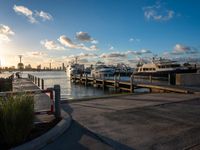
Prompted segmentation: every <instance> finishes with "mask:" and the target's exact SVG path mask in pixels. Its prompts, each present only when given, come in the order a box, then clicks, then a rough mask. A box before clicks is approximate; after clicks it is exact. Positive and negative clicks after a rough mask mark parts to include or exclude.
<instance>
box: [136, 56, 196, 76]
mask: <svg viewBox="0 0 200 150" xmlns="http://www.w3.org/2000/svg"><path fill="white" fill-rule="evenodd" d="M196 72H197V69H196V68H193V67H190V66H182V65H181V64H179V63H178V62H176V61H172V60H169V59H163V58H159V59H155V58H153V60H152V61H151V62H150V63H144V64H143V63H139V64H138V65H137V68H136V70H135V72H134V75H141V76H146V75H147V76H148V75H152V76H158V77H167V76H168V74H177V73H196Z"/></svg>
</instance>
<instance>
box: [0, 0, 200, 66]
mask: <svg viewBox="0 0 200 150" xmlns="http://www.w3.org/2000/svg"><path fill="white" fill-rule="evenodd" d="M199 9H200V1H199V0H190V1H188V0H165V1H164V0H0V60H1V66H16V65H17V63H18V62H19V58H18V55H23V58H22V61H23V63H24V64H25V65H27V64H31V65H32V66H33V67H35V66H37V65H40V64H41V65H42V66H43V67H44V66H49V63H50V62H51V63H52V66H55V67H56V66H60V65H61V64H62V63H65V64H68V63H70V62H72V61H73V60H74V57H78V60H79V62H80V63H85V64H87V65H89V64H94V63H95V62H97V61H103V62H105V63H106V64H117V63H125V64H127V65H130V66H134V65H135V64H136V63H137V62H138V61H140V60H150V59H151V58H152V57H155V56H157V57H164V58H170V59H175V60H179V61H180V60H181V61H188V62H197V61H200V13H199Z"/></svg>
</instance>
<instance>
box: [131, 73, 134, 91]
mask: <svg viewBox="0 0 200 150" xmlns="http://www.w3.org/2000/svg"><path fill="white" fill-rule="evenodd" d="M130 92H131V93H133V92H134V85H133V75H131V77H130Z"/></svg>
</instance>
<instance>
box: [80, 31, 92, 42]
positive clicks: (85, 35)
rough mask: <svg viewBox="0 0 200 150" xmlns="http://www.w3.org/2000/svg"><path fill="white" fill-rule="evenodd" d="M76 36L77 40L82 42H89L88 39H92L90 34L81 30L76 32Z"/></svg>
mask: <svg viewBox="0 0 200 150" xmlns="http://www.w3.org/2000/svg"><path fill="white" fill-rule="evenodd" d="M76 38H77V39H78V40H79V41H83V42H90V41H92V38H91V36H90V35H89V34H88V33H87V32H82V31H80V32H76Z"/></svg>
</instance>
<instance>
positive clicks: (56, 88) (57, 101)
mask: <svg viewBox="0 0 200 150" xmlns="http://www.w3.org/2000/svg"><path fill="white" fill-rule="evenodd" d="M54 91H55V117H56V118H57V119H58V118H61V111H60V85H54Z"/></svg>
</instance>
